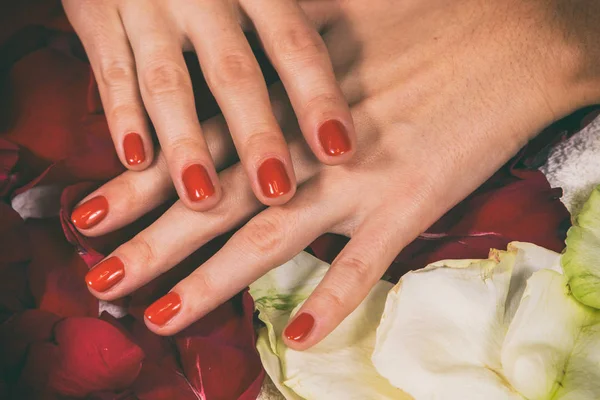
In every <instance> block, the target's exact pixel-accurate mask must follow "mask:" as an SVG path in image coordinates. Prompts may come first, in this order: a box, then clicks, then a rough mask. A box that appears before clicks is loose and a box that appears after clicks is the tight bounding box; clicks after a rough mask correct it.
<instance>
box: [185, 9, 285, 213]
mask: <svg viewBox="0 0 600 400" xmlns="http://www.w3.org/2000/svg"><path fill="white" fill-rule="evenodd" d="M186 4H187V7H188V9H186V10H185V14H186V15H190V16H193V18H186V20H185V21H186V22H187V25H186V32H187V33H188V35H189V37H190V40H191V41H192V43H193V44H194V47H195V48H196V53H197V54H198V59H199V60H200V64H201V65H202V69H203V72H204V74H205V77H206V81H207V83H208V86H209V87H210V89H211V91H212V93H213V94H214V96H215V99H216V100H217V102H218V104H219V106H220V107H221V111H222V112H223V115H224V116H225V119H226V121H227V125H228V127H229V130H230V131H231V135H232V137H233V141H234V143H235V147H236V149H237V150H238V154H239V155H240V160H241V162H242V164H243V165H244V168H245V170H246V172H247V174H248V178H249V179H250V182H251V183H252V188H253V190H254V193H255V194H256V197H257V198H258V199H259V200H260V201H261V202H262V203H263V204H266V205H278V204H283V203H285V202H287V201H288V200H289V199H290V198H291V197H292V196H293V195H294V192H295V190H296V179H295V174H294V169H293V166H292V163H291V161H290V155H289V150H288V148H287V145H286V142H285V139H284V137H283V134H282V133H281V129H280V127H279V125H278V124H277V120H276V119H275V116H274V115H273V110H272V108H271V103H270V101H269V95H268V92H267V87H266V83H265V80H264V77H263V76H262V73H261V70H260V67H259V65H258V62H257V61H256V59H255V57H254V54H253V53H252V50H251V48H250V45H249V44H248V41H247V40H246V37H245V36H244V34H243V32H242V30H241V28H240V26H239V24H238V21H237V20H236V18H235V13H234V12H233V11H232V10H230V9H229V5H228V4H227V2H223V1H204V2H187V3H186Z"/></svg>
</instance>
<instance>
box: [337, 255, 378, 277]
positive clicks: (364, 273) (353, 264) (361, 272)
mask: <svg viewBox="0 0 600 400" xmlns="http://www.w3.org/2000/svg"><path fill="white" fill-rule="evenodd" d="M341 264H342V265H343V267H344V269H345V270H347V271H348V272H349V273H351V274H353V275H356V278H357V281H359V282H360V281H362V280H364V279H365V278H366V277H368V276H369V275H372V274H373V271H372V270H371V266H370V265H369V264H367V263H366V262H364V261H363V260H361V259H360V258H357V257H348V258H346V259H343V260H341Z"/></svg>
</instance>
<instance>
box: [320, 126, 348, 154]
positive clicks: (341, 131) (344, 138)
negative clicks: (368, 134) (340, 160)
mask: <svg viewBox="0 0 600 400" xmlns="http://www.w3.org/2000/svg"><path fill="white" fill-rule="evenodd" d="M319 140H320V141H321V146H323V150H325V153H327V154H329V155H330V156H341V155H342V154H344V153H347V152H349V151H350V148H351V146H352V144H351V143H350V138H349V137H348V132H347V131H346V127H345V126H344V125H342V123H341V122H339V121H336V120H334V119H332V120H329V121H325V122H324V123H323V125H321V126H320V127H319Z"/></svg>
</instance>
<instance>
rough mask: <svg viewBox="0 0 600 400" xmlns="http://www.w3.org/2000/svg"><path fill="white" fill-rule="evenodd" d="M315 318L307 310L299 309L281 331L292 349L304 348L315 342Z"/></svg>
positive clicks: (300, 349)
mask: <svg viewBox="0 0 600 400" xmlns="http://www.w3.org/2000/svg"><path fill="white" fill-rule="evenodd" d="M316 322H317V319H316V318H315V316H314V315H313V314H312V313H311V312H309V311H300V312H299V313H298V314H296V315H295V316H294V318H292V320H291V321H290V322H289V323H288V325H287V326H286V328H285V329H284V330H283V332H282V334H281V335H282V338H283V340H284V342H285V343H286V345H287V346H288V347H290V348H292V349H294V350H299V351H302V350H306V349H308V348H310V347H312V346H313V345H315V344H316V343H317V338H316V336H315V333H316Z"/></svg>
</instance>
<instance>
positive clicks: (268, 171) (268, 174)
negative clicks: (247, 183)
mask: <svg viewBox="0 0 600 400" xmlns="http://www.w3.org/2000/svg"><path fill="white" fill-rule="evenodd" d="M258 181H259V183H260V188H261V189H262V191H263V193H264V195H265V196H267V197H270V198H273V197H279V196H283V195H284V194H286V193H287V192H289V191H290V189H291V188H292V184H291V182H290V178H289V177H288V175H287V172H286V171H285V167H284V166H283V163H282V162H281V161H279V160H278V159H276V158H269V159H268V160H266V161H264V162H263V163H262V165H261V166H260V167H259V168H258Z"/></svg>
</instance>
